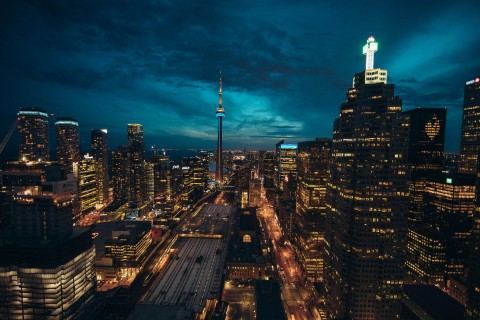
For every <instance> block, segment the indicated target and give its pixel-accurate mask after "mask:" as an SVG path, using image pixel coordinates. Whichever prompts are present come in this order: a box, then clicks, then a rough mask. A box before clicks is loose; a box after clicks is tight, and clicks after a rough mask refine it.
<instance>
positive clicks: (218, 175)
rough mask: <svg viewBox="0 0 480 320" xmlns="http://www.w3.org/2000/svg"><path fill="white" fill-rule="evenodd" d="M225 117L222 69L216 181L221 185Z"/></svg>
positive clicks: (218, 110) (219, 90)
mask: <svg viewBox="0 0 480 320" xmlns="http://www.w3.org/2000/svg"><path fill="white" fill-rule="evenodd" d="M223 117H225V110H224V109H223V106H222V70H221V69H220V85H219V88H218V108H217V118H218V144H217V169H216V172H215V180H217V182H218V183H219V184H220V185H221V184H222V183H223V157H222V152H223V146H222V130H223V128H222V122H223Z"/></svg>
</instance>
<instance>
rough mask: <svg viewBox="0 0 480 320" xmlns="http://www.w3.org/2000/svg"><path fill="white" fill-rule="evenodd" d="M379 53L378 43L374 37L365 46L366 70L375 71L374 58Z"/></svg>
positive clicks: (369, 38)
mask: <svg viewBox="0 0 480 320" xmlns="http://www.w3.org/2000/svg"><path fill="white" fill-rule="evenodd" d="M377 51H378V43H376V42H375V38H374V37H373V36H370V37H368V39H367V44H366V45H364V46H363V54H364V55H366V56H367V59H366V60H367V61H366V67H365V70H371V69H373V58H374V55H375V52H377Z"/></svg>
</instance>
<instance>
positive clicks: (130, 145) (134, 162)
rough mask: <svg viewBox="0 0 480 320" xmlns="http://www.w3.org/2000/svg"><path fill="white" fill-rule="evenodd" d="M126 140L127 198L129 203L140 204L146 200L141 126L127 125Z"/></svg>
mask: <svg viewBox="0 0 480 320" xmlns="http://www.w3.org/2000/svg"><path fill="white" fill-rule="evenodd" d="M127 138H128V141H127V161H128V173H127V175H128V177H127V181H128V182H127V197H128V201H129V202H135V203H142V202H144V201H146V200H147V173H146V170H145V143H144V141H143V126H142V125H141V124H129V125H128V136H127Z"/></svg>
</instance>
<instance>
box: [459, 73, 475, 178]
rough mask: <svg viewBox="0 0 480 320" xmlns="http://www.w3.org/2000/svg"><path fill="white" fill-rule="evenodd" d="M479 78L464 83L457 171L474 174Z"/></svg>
mask: <svg viewBox="0 0 480 320" xmlns="http://www.w3.org/2000/svg"><path fill="white" fill-rule="evenodd" d="M479 123H480V78H475V79H473V80H469V81H467V82H466V83H465V93H464V100H463V118H462V138H461V140H460V166H459V170H458V171H459V172H461V173H470V174H475V173H476V171H477V160H478V153H479V152H480V125H479Z"/></svg>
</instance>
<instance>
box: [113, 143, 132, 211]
mask: <svg viewBox="0 0 480 320" xmlns="http://www.w3.org/2000/svg"><path fill="white" fill-rule="evenodd" d="M127 153H128V152H127V147H125V146H118V148H117V150H113V151H112V184H113V199H114V200H118V201H119V202H120V204H124V203H127V202H128V189H127V188H128V183H129V166H128V159H127Z"/></svg>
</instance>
